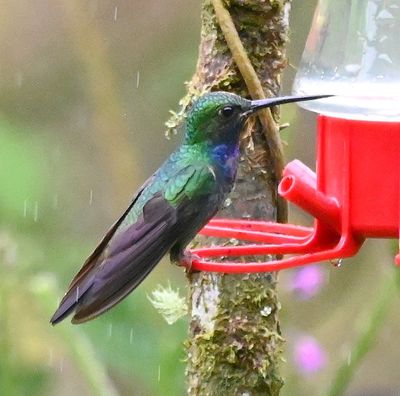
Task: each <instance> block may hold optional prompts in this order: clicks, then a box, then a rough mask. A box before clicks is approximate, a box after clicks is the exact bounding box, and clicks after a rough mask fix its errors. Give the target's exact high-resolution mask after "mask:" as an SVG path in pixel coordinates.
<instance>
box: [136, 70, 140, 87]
mask: <svg viewBox="0 0 400 396" xmlns="http://www.w3.org/2000/svg"><path fill="white" fill-rule="evenodd" d="M139 83H140V72H139V70H138V71H137V72H136V89H137V88H139Z"/></svg>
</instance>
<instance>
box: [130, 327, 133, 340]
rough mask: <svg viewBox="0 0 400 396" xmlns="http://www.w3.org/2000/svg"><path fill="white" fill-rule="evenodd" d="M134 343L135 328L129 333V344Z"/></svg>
mask: <svg viewBox="0 0 400 396" xmlns="http://www.w3.org/2000/svg"><path fill="white" fill-rule="evenodd" d="M132 343H133V329H131V332H130V333H129V344H132Z"/></svg>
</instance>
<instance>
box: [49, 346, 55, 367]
mask: <svg viewBox="0 0 400 396" xmlns="http://www.w3.org/2000/svg"><path fill="white" fill-rule="evenodd" d="M53 362H54V355H53V349H49V366H50V367H51V366H53Z"/></svg>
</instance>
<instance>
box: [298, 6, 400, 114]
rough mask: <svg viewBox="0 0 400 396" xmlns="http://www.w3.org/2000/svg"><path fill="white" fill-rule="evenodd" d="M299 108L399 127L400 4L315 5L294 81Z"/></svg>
mask: <svg viewBox="0 0 400 396" xmlns="http://www.w3.org/2000/svg"><path fill="white" fill-rule="evenodd" d="M293 92H294V93H295V94H308V95H310V94H333V95H338V96H336V97H334V98H329V99H324V100H318V101H310V102H302V103H301V104H300V105H301V106H302V107H304V108H306V109H309V110H312V111H316V112H318V113H322V114H327V115H332V116H336V117H340V118H351V119H367V120H368V119H370V120H381V121H400V0H319V2H318V6H317V9H316V11H315V15H314V19H313V23H312V27H311V30H310V33H309V36H308V39H307V43H306V46H305V50H304V53H303V56H302V60H301V62H300V66H299V69H298V72H297V75H296V78H295V82H294V86H293Z"/></svg>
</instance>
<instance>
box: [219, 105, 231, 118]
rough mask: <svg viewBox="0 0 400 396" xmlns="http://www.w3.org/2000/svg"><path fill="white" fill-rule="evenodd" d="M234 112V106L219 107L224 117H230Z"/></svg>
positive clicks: (220, 113)
mask: <svg viewBox="0 0 400 396" xmlns="http://www.w3.org/2000/svg"><path fill="white" fill-rule="evenodd" d="M233 112H234V108H233V107H232V106H225V107H223V108H222V109H219V111H218V114H219V115H220V116H222V117H224V118H229V117H230V116H231V115H232V114H233Z"/></svg>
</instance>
